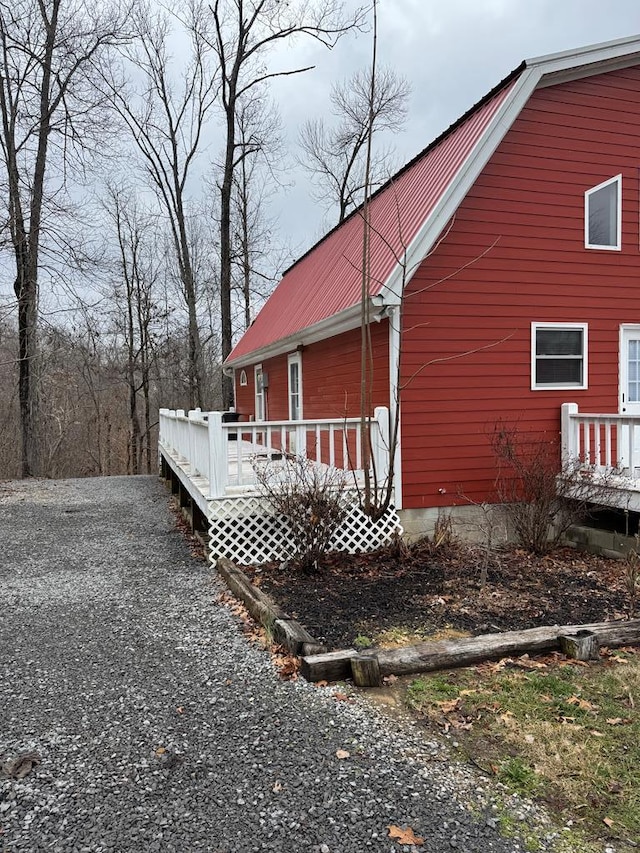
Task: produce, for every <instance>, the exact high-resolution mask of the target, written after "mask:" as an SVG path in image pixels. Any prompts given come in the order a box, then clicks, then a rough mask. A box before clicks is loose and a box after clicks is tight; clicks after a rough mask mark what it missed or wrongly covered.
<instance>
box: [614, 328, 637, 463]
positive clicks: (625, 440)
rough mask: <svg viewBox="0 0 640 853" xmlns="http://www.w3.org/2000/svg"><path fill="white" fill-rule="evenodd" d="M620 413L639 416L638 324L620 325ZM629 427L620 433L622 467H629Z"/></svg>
mask: <svg viewBox="0 0 640 853" xmlns="http://www.w3.org/2000/svg"><path fill="white" fill-rule="evenodd" d="M619 406H620V413H621V414H623V415H631V416H633V417H637V418H640V324H638V325H629V326H621V327H620V390H619ZM629 440H630V435H629V427H623V428H622V430H621V434H620V442H621V445H622V446H621V448H620V450H619V453H618V456H619V459H620V464H621V466H622V467H623V468H628V467H629ZM633 455H634V467H635V468H636V469H637V467H638V462H639V461H640V427H635V428H634V429H633Z"/></svg>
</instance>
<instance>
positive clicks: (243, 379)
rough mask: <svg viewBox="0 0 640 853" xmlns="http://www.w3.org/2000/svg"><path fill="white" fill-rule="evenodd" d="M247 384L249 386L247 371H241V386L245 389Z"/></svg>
mask: <svg viewBox="0 0 640 853" xmlns="http://www.w3.org/2000/svg"><path fill="white" fill-rule="evenodd" d="M246 384H247V371H246V370H241V371H240V385H241V386H242V387H243V388H244V387H245V386H246Z"/></svg>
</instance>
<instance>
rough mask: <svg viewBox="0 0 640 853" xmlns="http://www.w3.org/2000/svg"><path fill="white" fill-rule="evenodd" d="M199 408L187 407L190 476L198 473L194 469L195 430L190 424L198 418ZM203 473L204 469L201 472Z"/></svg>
mask: <svg viewBox="0 0 640 853" xmlns="http://www.w3.org/2000/svg"><path fill="white" fill-rule="evenodd" d="M200 412H201V410H200V409H189V411H188V412H187V417H188V418H189V468H190V470H191V474H192V476H193V475H194V474H198V473H199V472H198V470H197V469H196V431H195V429H194V428H193V426H192V425H191V421H196V420H199V418H200ZM202 473H203V474H204V471H203V472H202Z"/></svg>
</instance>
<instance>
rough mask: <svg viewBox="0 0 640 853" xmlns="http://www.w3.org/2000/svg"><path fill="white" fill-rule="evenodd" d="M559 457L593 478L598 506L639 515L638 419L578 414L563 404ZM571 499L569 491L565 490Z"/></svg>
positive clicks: (575, 405)
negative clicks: (560, 452)
mask: <svg viewBox="0 0 640 853" xmlns="http://www.w3.org/2000/svg"><path fill="white" fill-rule="evenodd" d="M561 423H562V458H563V459H564V460H565V462H570V463H578V464H579V465H580V468H579V469H578V471H577V474H576V477H580V476H581V471H586V472H588V474H589V476H590V477H591V478H592V480H593V483H594V487H595V492H596V494H597V503H598V504H599V505H602V506H608V507H614V508H616V509H624V510H629V511H631V512H640V418H638V417H633V416H632V415H625V414H618V413H586V412H580V411H579V410H578V406H577V404H576V403H564V404H563V405H562V412H561ZM565 493H566V494H567V495H568V496H569V497H570V496H571V491H570V489H568V490H565Z"/></svg>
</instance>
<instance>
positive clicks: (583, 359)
mask: <svg viewBox="0 0 640 853" xmlns="http://www.w3.org/2000/svg"><path fill="white" fill-rule="evenodd" d="M586 387H587V324H586V323H532V324H531V389H532V390H533V391H536V390H552V389H559V388H566V389H570V388H573V389H577V388H586Z"/></svg>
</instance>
